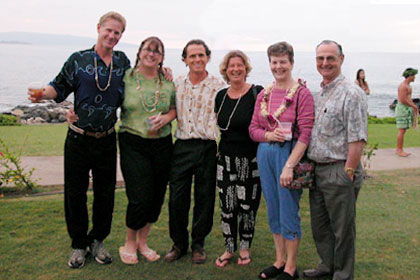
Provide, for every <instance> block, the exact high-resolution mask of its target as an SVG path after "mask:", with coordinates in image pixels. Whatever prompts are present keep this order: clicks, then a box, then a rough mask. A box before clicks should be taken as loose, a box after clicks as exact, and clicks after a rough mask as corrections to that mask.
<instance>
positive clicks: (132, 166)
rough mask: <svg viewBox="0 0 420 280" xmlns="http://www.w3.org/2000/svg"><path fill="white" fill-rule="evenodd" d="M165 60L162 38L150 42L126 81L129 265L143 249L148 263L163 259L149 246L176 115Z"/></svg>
mask: <svg viewBox="0 0 420 280" xmlns="http://www.w3.org/2000/svg"><path fill="white" fill-rule="evenodd" d="M164 56H165V49H164V46H163V43H162V41H161V40H160V39H159V38H157V37H149V38H147V39H145V40H144V41H143V42H142V43H141V45H140V48H139V51H138V53H137V60H136V65H135V66H134V68H132V69H130V70H128V71H127V73H126V74H125V77H124V82H125V90H124V101H123V104H122V111H121V127H120V130H119V134H118V140H119V147H120V160H121V171H122V174H123V177H124V181H125V184H126V193H127V197H128V207H127V216H126V225H127V237H126V241H125V244H124V246H122V247H120V249H119V253H120V258H121V261H122V262H123V263H126V264H136V263H137V262H138V258H137V250H138V251H139V253H140V254H141V255H143V256H144V257H145V258H146V259H147V260H148V261H156V260H158V259H159V258H160V256H159V255H158V254H157V253H156V252H155V251H154V250H152V249H150V248H149V247H148V245H147V236H148V234H149V231H150V228H151V225H152V224H153V223H154V222H156V221H157V219H158V217H159V214H160V211H161V208H162V204H163V201H164V196H165V192H166V186H167V184H168V179H169V164H170V158H171V155H172V136H171V130H172V129H171V121H172V120H173V119H174V118H175V117H176V111H175V86H174V84H173V83H172V82H169V81H167V80H165V78H164V75H163V72H162V64H163V59H164Z"/></svg>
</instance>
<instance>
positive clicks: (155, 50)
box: [143, 48, 162, 55]
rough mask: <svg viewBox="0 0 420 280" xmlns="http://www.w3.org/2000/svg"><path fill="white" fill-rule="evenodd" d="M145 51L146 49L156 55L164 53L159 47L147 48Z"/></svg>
mask: <svg viewBox="0 0 420 280" xmlns="http://www.w3.org/2000/svg"><path fill="white" fill-rule="evenodd" d="M143 51H146V52H148V53H153V54H154V55H162V53H161V52H160V51H159V50H158V49H154V50H152V49H151V48H145V49H143Z"/></svg>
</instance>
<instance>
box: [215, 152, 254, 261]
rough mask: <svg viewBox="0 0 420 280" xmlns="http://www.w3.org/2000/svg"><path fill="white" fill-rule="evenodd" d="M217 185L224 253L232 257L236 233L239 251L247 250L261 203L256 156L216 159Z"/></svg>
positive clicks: (220, 157) (235, 243) (224, 156)
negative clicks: (228, 253)
mask: <svg viewBox="0 0 420 280" xmlns="http://www.w3.org/2000/svg"><path fill="white" fill-rule="evenodd" d="M217 185H218V187H219V198H220V208H221V210H222V213H221V218H222V232H223V237H224V238H225V246H226V251H227V252H230V253H234V252H235V251H236V250H237V233H238V232H239V239H240V244H239V249H240V250H248V249H249V248H251V244H252V239H253V237H254V230H255V221H256V217H257V211H258V207H259V206H260V199H261V183H260V174H259V172H258V166H257V158H256V155H251V156H242V157H235V156H227V155H223V154H221V155H219V159H218V163H217ZM238 220H239V225H238Z"/></svg>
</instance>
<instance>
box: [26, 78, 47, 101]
mask: <svg viewBox="0 0 420 280" xmlns="http://www.w3.org/2000/svg"><path fill="white" fill-rule="evenodd" d="M28 90H29V91H30V92H32V94H31V96H32V97H33V98H34V99H35V100H34V101H33V102H41V101H42V96H43V93H44V84H43V83H41V82H34V83H30V84H29V86H28Z"/></svg>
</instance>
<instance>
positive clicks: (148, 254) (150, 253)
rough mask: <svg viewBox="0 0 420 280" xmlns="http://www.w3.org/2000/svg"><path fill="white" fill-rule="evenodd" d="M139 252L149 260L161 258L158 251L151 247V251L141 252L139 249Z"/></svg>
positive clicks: (153, 260)
mask: <svg viewBox="0 0 420 280" xmlns="http://www.w3.org/2000/svg"><path fill="white" fill-rule="evenodd" d="M139 253H140V254H141V255H142V256H143V257H145V258H146V260H148V261H149V262H155V261H157V260H159V259H160V255H158V254H157V253H156V251H154V250H152V249H150V251H147V252H141V251H139Z"/></svg>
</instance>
